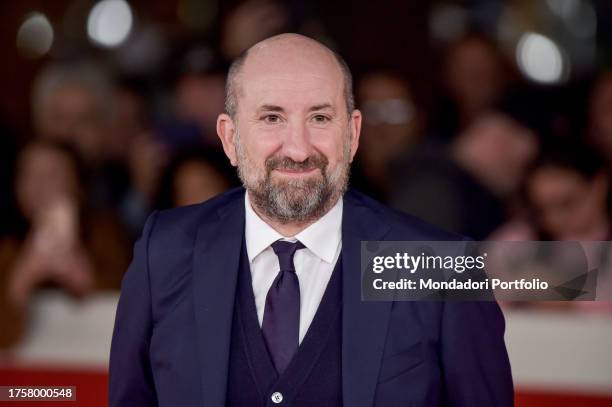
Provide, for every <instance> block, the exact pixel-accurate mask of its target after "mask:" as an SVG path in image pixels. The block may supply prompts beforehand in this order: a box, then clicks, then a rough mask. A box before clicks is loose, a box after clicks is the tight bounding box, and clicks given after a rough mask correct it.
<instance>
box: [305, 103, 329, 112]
mask: <svg viewBox="0 0 612 407" xmlns="http://www.w3.org/2000/svg"><path fill="white" fill-rule="evenodd" d="M317 110H332V111H333V110H334V107H333V106H332V105H331V104H330V103H322V104H320V105H314V106H313V107H311V108H310V109H308V111H309V112H316V111H317Z"/></svg>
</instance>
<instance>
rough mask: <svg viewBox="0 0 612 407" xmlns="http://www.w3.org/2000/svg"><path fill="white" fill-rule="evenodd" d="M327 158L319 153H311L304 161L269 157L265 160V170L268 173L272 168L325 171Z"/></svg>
mask: <svg viewBox="0 0 612 407" xmlns="http://www.w3.org/2000/svg"><path fill="white" fill-rule="evenodd" d="M328 163H329V160H328V159H327V158H326V157H325V156H323V155H321V154H317V155H311V156H309V157H308V158H306V159H305V160H304V161H301V162H298V161H294V160H292V159H291V158H289V157H282V158H281V157H271V158H268V159H267V160H266V171H267V172H268V174H269V173H270V172H272V170H279V169H280V170H312V169H315V168H318V169H320V170H321V172H323V173H324V172H325V168H327V164H328Z"/></svg>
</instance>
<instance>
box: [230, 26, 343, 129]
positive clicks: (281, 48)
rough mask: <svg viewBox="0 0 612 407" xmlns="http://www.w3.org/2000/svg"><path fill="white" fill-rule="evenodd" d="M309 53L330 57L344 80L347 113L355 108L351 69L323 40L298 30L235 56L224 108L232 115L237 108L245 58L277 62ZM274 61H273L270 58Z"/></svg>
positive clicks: (321, 57)
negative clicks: (314, 38) (296, 32)
mask: <svg viewBox="0 0 612 407" xmlns="http://www.w3.org/2000/svg"><path fill="white" fill-rule="evenodd" d="M300 56H301V57H302V58H304V57H310V58H316V59H322V60H325V59H329V60H330V61H333V63H334V64H335V65H336V66H337V68H338V70H339V72H340V74H341V76H342V81H343V84H344V99H345V103H346V110H347V114H348V116H349V117H350V115H351V113H352V112H353V110H354V109H355V98H354V96H353V80H352V75H351V71H350V69H349V67H348V65H347V64H346V62H345V61H344V59H343V58H342V57H341V56H340V55H339V54H338V53H336V52H334V51H332V50H331V49H329V48H328V47H326V46H325V45H323V44H322V43H320V42H318V41H316V40H313V39H312V38H309V37H306V36H303V35H299V34H280V35H277V36H274V37H271V38H268V39H265V40H263V41H261V42H259V43H257V44H255V45H253V46H252V47H251V48H249V49H247V50H246V51H244V52H243V53H242V54H241V55H240V56H238V58H236V59H235V60H234V61H233V62H232V64H231V66H230V68H229V71H228V74H227V82H226V86H225V111H226V113H227V114H228V115H229V116H230V117H232V118H233V119H235V117H236V113H237V110H238V95H239V93H240V91H241V83H240V82H241V78H240V77H241V73H242V71H243V68H244V66H245V65H246V64H247V62H249V61H252V60H254V59H260V60H263V61H266V62H270V63H278V61H281V60H282V59H279V58H291V57H294V58H296V57H297V58H299V57H300ZM272 61H275V62H272Z"/></svg>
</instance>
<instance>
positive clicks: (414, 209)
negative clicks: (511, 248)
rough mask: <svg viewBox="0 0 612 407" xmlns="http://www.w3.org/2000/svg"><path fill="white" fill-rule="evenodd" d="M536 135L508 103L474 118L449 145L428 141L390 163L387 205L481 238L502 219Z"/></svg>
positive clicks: (534, 151) (534, 147) (534, 148)
mask: <svg viewBox="0 0 612 407" xmlns="http://www.w3.org/2000/svg"><path fill="white" fill-rule="evenodd" d="M538 143H539V140H538V137H537V135H536V133H535V132H534V131H533V130H531V129H530V127H529V123H528V122H527V121H524V120H523V117H522V116H521V112H519V111H517V110H516V109H515V106H514V104H512V103H507V104H500V105H498V107H497V108H496V109H491V110H488V111H487V112H485V113H482V114H481V115H479V116H478V117H477V118H475V119H474V120H473V121H472V123H471V125H469V126H468V127H467V128H466V129H465V130H464V131H462V132H461V133H459V134H458V135H457V137H455V138H454V139H453V140H452V142H451V144H450V145H448V146H447V145H445V144H442V143H436V142H433V141H432V142H428V143H425V144H423V145H422V146H420V147H419V148H418V149H415V150H414V151H413V152H411V153H410V154H408V155H407V156H406V157H405V158H403V159H402V160H401V161H398V162H397V164H396V165H395V166H394V171H393V174H394V176H395V180H394V185H395V188H394V195H393V200H392V202H393V205H394V206H395V207H396V208H398V209H400V210H403V211H405V212H408V213H411V214H414V215H416V216H419V217H422V218H424V219H427V220H429V221H430V222H432V223H435V224H437V225H439V226H442V227H444V228H447V229H449V230H452V231H455V232H457V233H461V234H464V235H467V236H470V237H472V238H474V239H477V240H479V239H484V238H485V237H487V236H488V235H489V234H490V233H491V232H492V231H493V230H494V229H495V228H497V227H498V226H499V225H500V224H501V223H502V222H504V221H505V220H506V217H507V209H508V205H510V204H511V203H512V199H513V198H514V196H515V195H516V193H517V191H518V188H519V186H520V182H521V180H522V178H523V175H524V172H525V170H526V169H527V166H528V165H529V164H530V163H531V161H532V160H533V158H534V157H535V155H536V154H537V151H538Z"/></svg>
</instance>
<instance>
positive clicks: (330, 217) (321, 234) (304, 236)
mask: <svg viewBox="0 0 612 407" xmlns="http://www.w3.org/2000/svg"><path fill="white" fill-rule="evenodd" d="M244 207H245V229H244V233H245V240H246V246H247V253H248V255H249V262H252V261H253V259H255V257H257V256H258V255H259V254H260V253H261V252H263V251H264V250H265V249H266V248H268V246H270V245H271V244H272V243H274V242H275V241H277V240H279V239H285V240H294V239H297V240H299V241H300V242H302V244H303V245H304V246H306V247H307V248H308V249H309V250H310V251H311V252H313V253H314V254H315V255H316V256H317V257H319V258H320V259H322V260H323V261H325V262H327V263H332V262H333V261H334V257H335V254H336V251H337V249H338V246H339V245H340V243H341V236H342V232H341V228H342V207H343V202H342V198H340V199H338V202H336V204H335V205H334V206H333V208H331V209H330V210H329V211H328V212H327V213H326V214H325V215H323V216H322V217H321V218H320V219H319V220H317V221H316V222H315V223H313V224H312V225H310V226H308V227H307V228H306V229H304V230H302V231H301V232H300V233H298V234H297V235H295V236H294V239H293V238H285V237H284V236H283V235H281V234H280V233H278V232H277V231H276V230H274V229H273V228H272V227H271V226H270V225H268V224H267V223H266V222H265V221H264V220H263V219H261V218H260V217H259V215H258V214H257V213H256V212H255V210H253V208H252V206H251V202H250V201H249V194H248V192H247V193H246V194H244Z"/></svg>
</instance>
